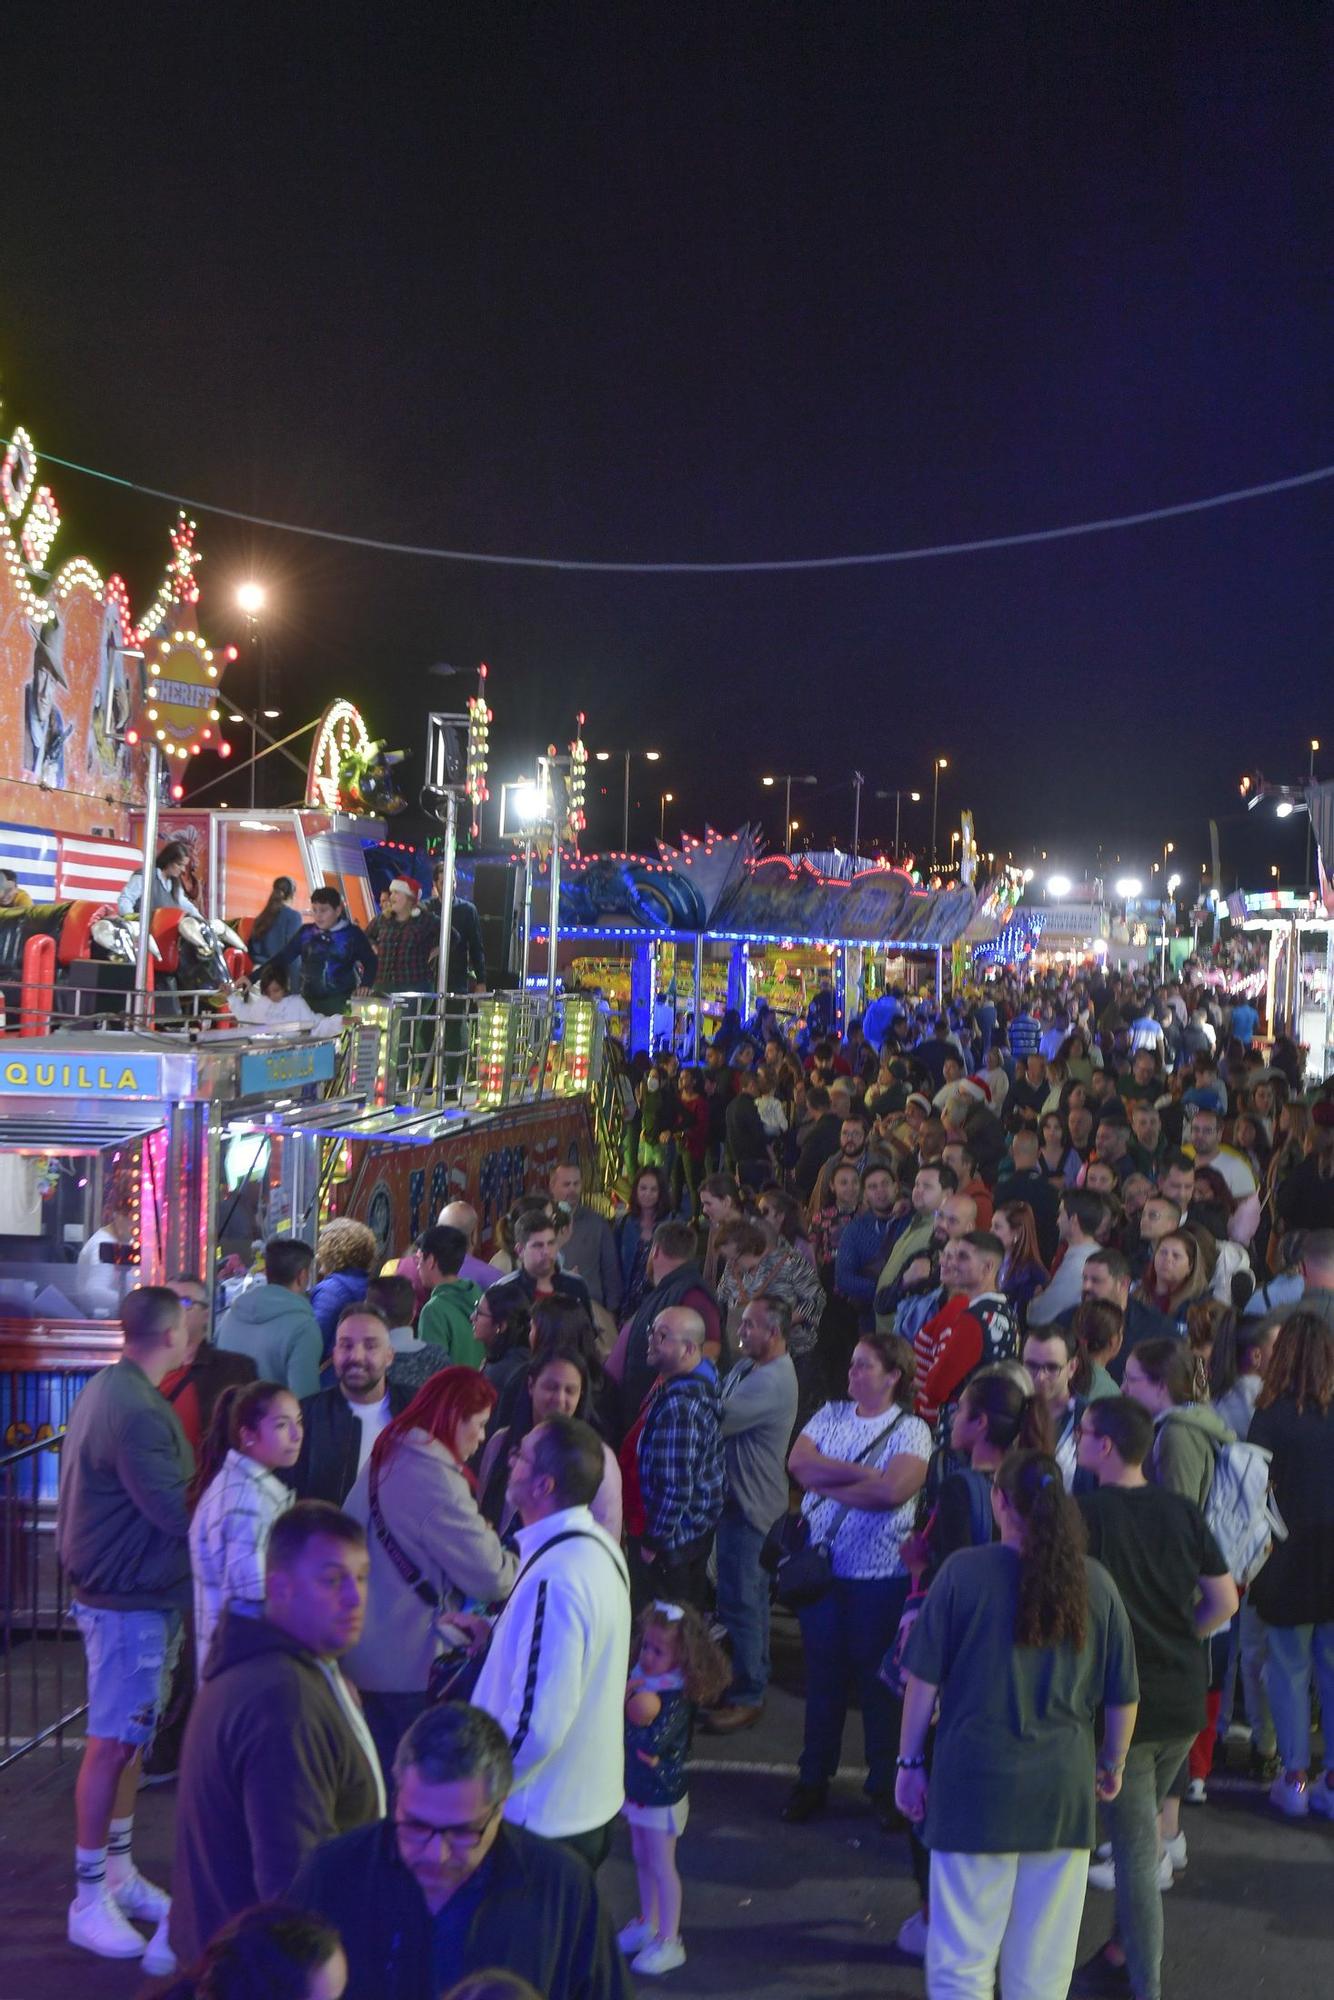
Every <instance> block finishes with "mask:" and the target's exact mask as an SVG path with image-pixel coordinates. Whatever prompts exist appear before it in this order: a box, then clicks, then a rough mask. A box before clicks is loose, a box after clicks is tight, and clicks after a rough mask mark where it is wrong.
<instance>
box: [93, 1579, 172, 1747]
mask: <svg viewBox="0 0 1334 2000" xmlns="http://www.w3.org/2000/svg"><path fill="white" fill-rule="evenodd" d="M73 1611H74V1622H75V1623H76V1624H77V1626H78V1628H79V1632H80V1635H81V1637H82V1639H83V1650H84V1653H85V1655H86V1657H87V1662H88V1734H89V1735H90V1736H100V1737H105V1738H106V1739H107V1740H108V1741H110V1742H115V1743H127V1744H131V1745H133V1747H134V1748H136V1749H142V1748H143V1746H144V1744H146V1743H151V1742H152V1740H153V1736H154V1733H155V1731H156V1729H157V1725H158V1718H159V1717H160V1716H161V1714H162V1711H163V1709H164V1708H165V1707H166V1705H167V1691H168V1689H169V1688H170V1686H171V1677H172V1673H173V1671H174V1670H175V1666H176V1656H177V1654H178V1653H179V1652H180V1650H181V1614H180V1612H179V1611H107V1610H104V1609H102V1608H101V1607H100V1606H97V1605H92V1604H78V1603H76V1604H75V1605H74V1606H73Z"/></svg>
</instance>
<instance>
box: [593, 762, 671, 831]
mask: <svg viewBox="0 0 1334 2000" xmlns="http://www.w3.org/2000/svg"><path fill="white" fill-rule="evenodd" d="M593 756H594V758H595V759H596V761H597V762H598V763H599V764H608V763H610V762H611V759H612V758H613V757H622V758H624V760H625V780H624V788H623V790H622V794H621V852H622V853H623V854H628V853H629V852H630V759H631V758H632V757H636V756H638V757H642V758H643V759H644V760H645V762H646V763H649V764H656V763H658V761H659V760H660V758H661V756H662V752H661V750H595V751H594V752H593Z"/></svg>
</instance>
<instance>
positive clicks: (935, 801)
mask: <svg viewBox="0 0 1334 2000" xmlns="http://www.w3.org/2000/svg"><path fill="white" fill-rule="evenodd" d="M949 767H950V760H949V758H948V757H936V758H933V759H932V764H931V866H932V868H933V869H934V868H935V865H936V813H937V810H938V808H939V806H940V774H941V772H942V771H948V769H949Z"/></svg>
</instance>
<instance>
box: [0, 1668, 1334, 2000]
mask: <svg viewBox="0 0 1334 2000" xmlns="http://www.w3.org/2000/svg"><path fill="white" fill-rule="evenodd" d="M778 1652H779V1659H780V1668H781V1670H782V1678H783V1680H784V1682H785V1683H787V1688H783V1687H780V1688H778V1689H776V1690H775V1692H774V1693H773V1695H772V1697H771V1700H770V1703H769V1709H768V1713H767V1714H766V1716H765V1718H764V1721H763V1723H762V1724H761V1726H760V1727H759V1728H758V1729H755V1730H752V1731H750V1732H748V1733H747V1734H745V1735H743V1736H741V1737H739V1738H732V1739H731V1740H730V1741H728V1742H727V1743H725V1744H722V1743H717V1742H715V1741H714V1740H713V1739H710V1738H708V1737H703V1736H701V1737H699V1738H698V1739H697V1742H696V1749H697V1751H698V1753H699V1756H700V1758H701V1765H700V1767H699V1768H698V1769H697V1771H696V1774H695V1777H694V1780H693V1783H692V1787H691V1815H690V1825H689V1828H688V1829H687V1832H686V1834H685V1835H684V1837H683V1839H682V1842H681V1849H680V1854H681V1863H682V1869H683V1873H684V1875H685V1878H686V1901H685V1935H686V1943H687V1947H688V1949H689V1953H690V1957H689V1961H688V1963H687V1964H686V1966H685V1967H684V1968H683V1969H682V1970H681V1971H680V1972H678V1973H674V1974H672V1975H671V1976H670V1977H669V1978H667V1979H666V1980H665V1981H663V1982H662V1983H661V1984H662V1991H663V1992H664V1993H665V1994H672V1993H675V1994H680V1995H682V1996H685V1995H691V1996H709V2000H723V1996H732V1995H741V1994H744V1995H747V1996H749V2000H816V1997H817V1996H819V2000H823V1996H826V1995H829V1996H837V2000H900V1996H910V2000H921V1996H922V1995H923V1994H924V1991H925V1987H924V1982H923V1979H922V1974H921V1970H920V1967H918V1966H915V1965H912V1964H909V1963H907V1962H905V1961H901V1960H899V1959H898V1958H897V1955H896V1953H895V1950H894V1945H893V1939H894V1933H895V1931H896V1930H897V1928H898V1926H899V1924H900V1923H901V1922H902V1920H903V1918H904V1917H905V1916H907V1915H908V1914H909V1912H910V1910H911V1909H912V1907H913V1902H914V1891H913V1887H912V1883H911V1879H910V1877H909V1875H908V1872H907V1866H906V1860H905V1856H904V1843H903V1841H902V1840H901V1839H899V1838H896V1837H892V1836H887V1835H885V1834H882V1833H880V1832H879V1830H878V1829H877V1828H876V1826H875V1823H874V1821H873V1820H872V1819H871V1817H870V1815H869V1812H868V1811H867V1810H866V1808H865V1805H864V1803H863V1801H862V1798H861V1794H860V1783H859V1779H858V1777H857V1776H856V1775H855V1773H854V1774H851V1775H845V1777H844V1778H842V1779H841V1780H840V1782H839V1784H838V1786H837V1788H836V1791H835V1793H834V1796H833V1799H832V1801H831V1806H830V1809H829V1811H828V1812H827V1813H826V1814H825V1815H824V1816H823V1817H822V1818H820V1819H818V1820H815V1821H812V1822H811V1823H810V1824H809V1825H807V1826H805V1827H802V1828H795V1827H788V1826H785V1825H783V1823H782V1822H781V1821H780V1820H779V1819H778V1818H777V1816H776V1815H777V1809H778V1806H779V1805H780V1803H781V1801H782V1799H783V1797H784V1794H785V1792H786V1790H787V1788H788V1786H789V1785H790V1783H791V1782H792V1775H793V1768H794V1759H795V1756H796V1751H797V1747H798V1744H799V1741H800V1718H801V1704H800V1700H799V1698H798V1696H797V1695H796V1694H795V1693H794V1692H790V1691H787V1690H788V1689H790V1688H794V1687H795V1686H797V1685H798V1680H797V1663H796V1661H795V1658H794V1657H793V1652H792V1648H791V1644H790V1641H789V1642H788V1643H781V1642H780V1645H779V1648H778ZM858 1737H859V1730H858V1729H857V1726H856V1723H855V1719H854V1722H853V1724H852V1725H851V1726H850V1728H849V1741H848V1750H849V1753H850V1755H851V1754H855V1753H856V1751H857V1749H858V1747H859V1745H858V1741H857V1739H858ZM74 1769H75V1764H74V1760H73V1758H70V1759H68V1760H67V1761H66V1763H65V1764H64V1765H63V1766H57V1762H56V1758H55V1756H54V1753H52V1752H50V1751H46V1752H36V1753H34V1755H33V1756H32V1757H30V1758H28V1759H26V1760H25V1763H24V1764H23V1765H21V1766H20V1767H18V1771H17V1772H16V1773H11V1774H9V1776H8V1777H7V1778H6V1779H5V1780H3V1781H0V1909H3V1911H4V1913H5V1923H4V1930H3V1934H2V1935H3V1946H2V1947H0V2000H69V1996H70V1995H71V1994H72V1993H73V1994H75V1995H77V2000H132V1996H134V1995H136V1994H137V1993H138V1992H139V1990H140V1986H141V1984H142V1982H141V1979H140V1975H139V1973H138V1969H137V1967H135V1966H133V1965H130V1966H126V1965H123V1964H120V1965H118V1964H114V1963H109V1962H107V1961H103V1960H98V1959H93V1958H90V1957H89V1956H87V1954H85V1953H82V1952H75V1951H73V1950H72V1949H71V1948H70V1947H69V1946H68V1945H66V1943H65V1941H64V1917H65V1906H66V1903H67V1900H68V1898H69V1895H70V1842H71V1837H72V1836H71V1827H72V1807H71V1797H70V1795H71V1790H72V1786H73V1779H74ZM173 1809H174V1788H171V1787H168V1788H165V1789H160V1790H154V1791H151V1792H146V1793H143V1794H141V1798H140V1807H139V1821H138V1828H137V1831H136V1852H137V1855H138V1858H139V1860H140V1862H141V1865H142V1866H143V1867H144V1870H145V1872H146V1873H147V1874H149V1875H151V1876H153V1877H154V1878H155V1879H157V1880H158V1881H165V1880H166V1879H167V1871H168V1866H169V1855H170V1839H171V1833H170V1829H171V1819H172V1813H173ZM1185 1830H1186V1834H1187V1838H1188V1842H1189V1847H1190V1859H1189V1865H1188V1868H1187V1870H1186V1872H1185V1874H1184V1875H1182V1876H1180V1877H1179V1878H1178V1880H1177V1882H1176V1885H1175V1886H1174V1887H1173V1889H1172V1890H1171V1892H1170V1894H1169V1895H1168V1897H1167V1912H1166V1913H1167V1947H1168V1948H1167V1965H1166V1979H1165V1993H1166V2000H1234V1996H1235V2000H1255V1996H1273V2000H1329V1996H1330V1995H1331V1993H1334V1825H1332V1824H1330V1823H1327V1822H1322V1821H1312V1822H1309V1823H1304V1824H1296V1825H1290V1824H1288V1823H1285V1822H1283V1821H1280V1820H1279V1819H1278V1818H1277V1817H1276V1816H1275V1815H1274V1814H1273V1813H1272V1812H1271V1811H1270V1810H1269V1808H1268V1807H1267V1806H1266V1805H1265V1803H1264V1795H1263V1792H1262V1791H1261V1789H1260V1788H1259V1787H1257V1786H1252V1785H1249V1784H1247V1783H1245V1782H1243V1781H1242V1780H1240V1779H1236V1778H1230V1777H1224V1778H1221V1779H1215V1780H1214V1781H1213V1783H1212V1787H1211V1800H1210V1803H1209V1805H1207V1806H1206V1807H1204V1808H1203V1809H1201V1810H1198V1811H1188V1812H1187V1814H1186V1817H1185ZM602 1879H603V1886H604V1890H605V1893H606V1895H607V1897H608V1899H609V1901H610V1904H611V1907H612V1911H613V1914H614V1916H615V1917H616V1919H617V1921H618V1922H620V1921H624V1920H625V1918H626V1917H628V1916H630V1915H632V1914H633V1913H634V1908H635V1892H634V1882H633V1873H632V1870H631V1868H630V1866H629V1862H628V1847H627V1845H626V1843H625V1842H624V1841H620V1842H618V1846H617V1849H616V1852H615V1854H614V1855H613V1858H612V1860H611V1861H610V1862H609V1863H608V1864H607V1867H606V1868H605V1869H604V1871H603V1878H602ZM1110 1917H1111V1899H1110V1897H1108V1896H1103V1895H1096V1894H1092V1893H1091V1894H1090V1897H1089V1901H1088V1905H1087V1909H1086V1913H1085V1924H1084V1939H1083V1950H1084V1951H1085V1952H1088V1951H1092V1950H1093V1949H1095V1948H1096V1946H1097V1945H1098V1944H1100V1943H1101V1942H1102V1940H1103V1938H1104V1937H1105V1936H1106V1934H1107V1928H1108V1924H1109V1921H1110ZM642 1990H643V1991H649V1990H654V1987H653V1983H652V1982H650V1981H648V1980H645V1981H643V1982H642Z"/></svg>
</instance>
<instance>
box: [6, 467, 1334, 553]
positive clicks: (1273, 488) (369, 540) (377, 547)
mask: <svg viewBox="0 0 1334 2000" xmlns="http://www.w3.org/2000/svg"><path fill="white" fill-rule="evenodd" d="M11 442H12V440H10V439H9V438H5V437H0V445H8V444H10V443H11ZM42 460H43V462H44V463H45V464H49V465H59V466H61V467H63V468H64V470H65V471H66V472H78V473H82V474H83V475H84V477H85V478H87V479H100V480H102V481H103V482H104V483H105V484H106V485H109V486H119V487H121V488H122V489H124V490H126V491H128V492H131V493H140V494H143V495H144V497H145V498H146V499H149V500H166V501H169V502H170V503H171V505H172V506H175V507H184V508H188V509H189V510H190V512H191V513H195V514H213V515H215V516H217V517H218V518H220V519H222V520H225V521H242V522H244V523H245V524H246V525H247V526H248V527H252V528H268V529H271V530H272V531H273V532H274V533H275V534H280V535H302V536H304V537H306V539H307V540H310V541H318V542H337V543H339V544H341V545H342V546H343V547H344V548H354V549H370V550H372V551H374V552H375V553H376V554H378V555H391V556H417V557H420V558H423V559H425V560H427V561H431V562H449V563H475V564H479V565H484V566H486V567H488V568H492V569H537V570H564V571H577V572H584V573H591V574H594V575H603V576H755V575H764V574H774V573H781V572H784V571H800V570H828V569H875V568H881V567H885V566H887V565H889V564H892V563H910V562H929V561H933V560H936V559H938V558H940V557H942V556H969V555H982V554H985V553H986V552H987V551H989V550H995V549H1021V548H1032V547H1035V546H1037V545H1038V544H1041V543H1044V542H1066V541H1073V540H1075V539H1076V538H1077V537H1079V536H1083V535H1106V534H1112V533H1115V532H1118V531H1119V530H1122V529H1125V528H1142V527H1147V526H1149V525H1151V524H1152V523H1153V522H1156V521H1173V520H1180V519H1181V518H1183V517H1184V516H1185V515H1188V514H1207V513H1211V512H1213V511H1214V510H1215V509H1217V508H1220V507H1237V506H1240V505H1242V504H1243V503H1244V502H1246V501H1249V500H1266V499H1269V498H1271V497H1272V496H1273V495H1274V494H1277V493H1293V492H1297V491H1298V490H1299V489H1301V488H1302V487H1307V486H1319V485H1322V484H1324V483H1325V482H1326V481H1328V480H1331V479H1334V465H1319V466H1316V468H1315V469H1314V470H1313V471H1311V472H1295V473H1291V474H1290V475H1289V476H1288V477H1286V478H1284V479H1267V480H1265V481H1264V482H1263V483H1262V484H1260V485H1258V486H1238V487H1234V488H1232V489H1231V490H1230V491H1229V492H1226V493H1211V494H1208V495H1207V496H1206V497H1205V498H1203V499H1199V500H1178V501H1174V502H1172V503H1169V504H1168V505H1165V506H1161V507H1144V508H1140V509H1138V510H1137V511H1136V512H1134V513H1131V514H1108V515H1103V516H1102V517H1100V518H1099V519H1097V520H1093V521H1070V522H1065V523H1064V524H1062V525H1061V526H1059V527H1054V528H1028V529H1023V530H1019V531H1017V532H1015V533H1012V534H1004V535H978V536H975V537H973V538H972V539H971V540H969V541H961V542H930V543H924V544H921V545H919V546H917V547H915V548H904V549H879V550H875V551H872V552H869V553H866V554H862V555H836V556H774V557H770V558H767V559H763V560H756V561H751V562H611V561H606V560H603V559H601V558H597V557H573V556H526V555H496V554H492V553H490V552H488V551H484V550H481V549H449V548H432V547H430V546H427V545H425V544H422V543H417V542H387V541H379V540H376V539H375V537H373V536H370V535H351V534H344V533H341V532H340V531H339V530H338V529H336V528H315V527H311V526H309V525H308V524H307V523H304V522H299V521H275V520H273V519H271V518H270V517H269V516H268V515H265V514H249V513H246V512H245V511H244V510H243V509H241V508H239V507H223V506H219V505H217V504H215V503H214V502H212V501H209V500H197V499H193V498H190V497H188V496H187V495H185V494H181V493H169V492H167V491H165V490H164V489H163V488H162V487H158V486H145V485H142V484H141V483H140V482H139V481H138V480H136V479H125V478H123V477H122V476H121V475H120V474H119V473H115V472H103V471H100V470H99V469H98V468H97V467H96V466H92V465H80V464H79V463H78V462H77V461H76V460H75V459H72V458H57V457H56V455H55V453H54V452H48V451H44V452H43V453H42Z"/></svg>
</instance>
